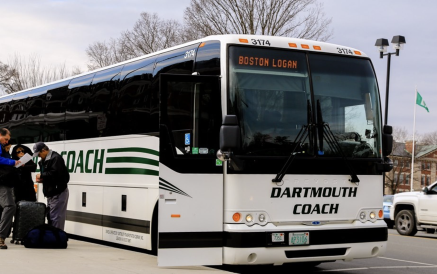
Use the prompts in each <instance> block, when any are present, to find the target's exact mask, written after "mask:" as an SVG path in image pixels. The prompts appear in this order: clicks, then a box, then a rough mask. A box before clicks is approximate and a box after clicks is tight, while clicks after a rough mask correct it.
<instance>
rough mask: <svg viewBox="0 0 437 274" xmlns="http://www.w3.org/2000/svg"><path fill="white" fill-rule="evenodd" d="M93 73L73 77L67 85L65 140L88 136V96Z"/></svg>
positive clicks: (89, 129)
mask: <svg viewBox="0 0 437 274" xmlns="http://www.w3.org/2000/svg"><path fill="white" fill-rule="evenodd" d="M93 77H94V74H90V75H85V76H82V77H79V78H77V79H73V80H72V81H71V83H70V85H69V86H68V88H69V89H68V95H67V101H66V116H65V119H66V126H65V128H66V135H65V139H66V140H76V139H84V138H89V137H90V131H91V127H90V122H89V119H88V118H89V108H88V98H89V93H90V84H91V80H92V79H93Z"/></svg>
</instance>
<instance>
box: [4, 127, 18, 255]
mask: <svg viewBox="0 0 437 274" xmlns="http://www.w3.org/2000/svg"><path fill="white" fill-rule="evenodd" d="M10 139H11V133H10V132H9V130H8V129H6V128H2V129H0V144H1V146H2V148H3V146H4V145H7V144H8V142H9V140H10ZM2 150H3V149H2ZM19 163H20V161H15V160H12V159H9V158H4V157H0V206H1V207H2V208H3V212H2V214H1V219H0V249H7V248H8V246H7V245H6V244H5V239H6V238H7V237H8V236H9V233H10V231H11V225H12V217H13V216H14V214H15V202H14V195H13V183H14V180H13V179H12V177H11V176H12V175H14V174H16V172H15V170H14V166H15V165H17V164H19Z"/></svg>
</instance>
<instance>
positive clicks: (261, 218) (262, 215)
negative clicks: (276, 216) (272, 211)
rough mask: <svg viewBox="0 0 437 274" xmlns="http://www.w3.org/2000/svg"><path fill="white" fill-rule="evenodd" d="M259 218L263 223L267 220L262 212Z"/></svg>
mask: <svg viewBox="0 0 437 274" xmlns="http://www.w3.org/2000/svg"><path fill="white" fill-rule="evenodd" d="M258 220H259V221H260V222H261V223H263V222H264V221H265V220H266V216H265V215H264V214H260V215H259V216H258Z"/></svg>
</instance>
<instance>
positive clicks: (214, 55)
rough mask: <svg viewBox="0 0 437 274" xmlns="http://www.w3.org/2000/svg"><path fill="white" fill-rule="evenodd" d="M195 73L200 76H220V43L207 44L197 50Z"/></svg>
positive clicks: (209, 42)
mask: <svg viewBox="0 0 437 274" xmlns="http://www.w3.org/2000/svg"><path fill="white" fill-rule="evenodd" d="M194 71H195V72H198V73H199V74H200V75H220V41H208V42H205V45H204V46H203V47H200V48H199V49H198V50H197V55H196V64H195V68H194Z"/></svg>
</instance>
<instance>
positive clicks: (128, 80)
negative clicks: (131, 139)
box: [108, 61, 154, 135]
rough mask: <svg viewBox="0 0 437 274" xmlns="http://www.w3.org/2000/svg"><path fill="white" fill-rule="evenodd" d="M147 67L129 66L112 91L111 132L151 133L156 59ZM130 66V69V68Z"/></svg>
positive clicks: (109, 120) (120, 133) (109, 125)
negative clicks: (151, 90)
mask: <svg viewBox="0 0 437 274" xmlns="http://www.w3.org/2000/svg"><path fill="white" fill-rule="evenodd" d="M146 63H149V64H148V65H146V66H145V67H141V68H138V67H137V68H133V67H132V66H126V67H125V68H124V69H123V71H122V73H121V75H122V77H123V78H122V79H120V84H119V88H118V89H113V91H112V94H111V102H112V103H111V106H110V115H109V116H108V127H109V132H110V133H109V134H110V135H122V134H141V133H148V132H150V131H151V129H150V86H151V80H152V71H153V65H154V64H153V63H150V61H149V62H145V61H143V62H142V63H141V64H146ZM129 70H130V71H129Z"/></svg>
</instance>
